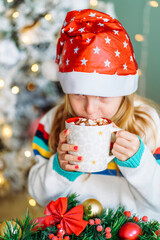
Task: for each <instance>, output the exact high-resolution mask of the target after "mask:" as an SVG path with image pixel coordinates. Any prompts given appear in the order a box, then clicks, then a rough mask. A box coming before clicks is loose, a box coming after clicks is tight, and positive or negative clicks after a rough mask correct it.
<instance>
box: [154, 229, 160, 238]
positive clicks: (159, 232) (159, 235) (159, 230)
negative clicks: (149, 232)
mask: <svg viewBox="0 0 160 240" xmlns="http://www.w3.org/2000/svg"><path fill="white" fill-rule="evenodd" d="M155 234H156V235H157V236H158V237H160V229H158V230H157V231H155Z"/></svg>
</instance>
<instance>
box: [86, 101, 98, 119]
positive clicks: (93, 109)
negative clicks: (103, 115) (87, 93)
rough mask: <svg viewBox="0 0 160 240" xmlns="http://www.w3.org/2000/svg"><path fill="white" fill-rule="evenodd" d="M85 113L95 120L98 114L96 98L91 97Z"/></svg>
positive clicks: (87, 102)
mask: <svg viewBox="0 0 160 240" xmlns="http://www.w3.org/2000/svg"><path fill="white" fill-rule="evenodd" d="M85 111H86V113H87V115H88V118H91V119H95V118H97V116H96V115H97V114H98V101H97V99H96V97H89V98H88V99H87V101H86V105H85Z"/></svg>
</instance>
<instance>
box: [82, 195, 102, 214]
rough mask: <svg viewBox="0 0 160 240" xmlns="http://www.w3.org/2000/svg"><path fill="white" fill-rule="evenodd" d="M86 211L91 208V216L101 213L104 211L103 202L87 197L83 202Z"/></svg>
mask: <svg viewBox="0 0 160 240" xmlns="http://www.w3.org/2000/svg"><path fill="white" fill-rule="evenodd" d="M82 205H83V208H84V211H85V210H88V209H89V208H91V209H89V210H90V211H91V214H90V217H93V216H97V215H101V214H102V211H103V206H102V204H101V203H100V202H99V201H98V200H96V199H93V198H91V199H87V200H85V201H84V202H83V203H82Z"/></svg>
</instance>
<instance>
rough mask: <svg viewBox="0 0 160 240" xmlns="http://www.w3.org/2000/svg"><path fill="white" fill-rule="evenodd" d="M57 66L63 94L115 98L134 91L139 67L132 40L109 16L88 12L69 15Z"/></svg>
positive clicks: (59, 44) (60, 41)
mask: <svg viewBox="0 0 160 240" xmlns="http://www.w3.org/2000/svg"><path fill="white" fill-rule="evenodd" d="M56 62H57V63H58V64H59V73H58V78H59V80H60V83H61V86H62V89H63V91H64V92H65V93H68V94H84V95H94V96H102V97H116V96H125V95H129V94H131V93H133V92H135V91H136V90H137V86H138V71H137V70H138V65H137V62H136V60H135V56H134V52H133V47H132V43H131V40H130V38H129V36H128V34H127V32H126V30H125V29H124V28H123V26H122V24H121V23H120V22H119V21H118V20H116V19H114V18H112V17H111V16H109V15H108V14H105V13H102V12H99V11H95V10H91V9H84V10H81V11H71V12H68V14H67V16H66V18H65V21H64V24H63V26H62V29H61V35H60V38H59V41H58V45H57V56H56Z"/></svg>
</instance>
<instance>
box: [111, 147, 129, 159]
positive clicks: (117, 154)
mask: <svg viewBox="0 0 160 240" xmlns="http://www.w3.org/2000/svg"><path fill="white" fill-rule="evenodd" d="M112 153H113V155H114V156H115V157H116V158H118V159H119V160H120V161H126V160H127V159H128V158H129V157H127V156H125V155H124V154H122V153H119V152H117V151H115V150H114V149H112Z"/></svg>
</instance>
